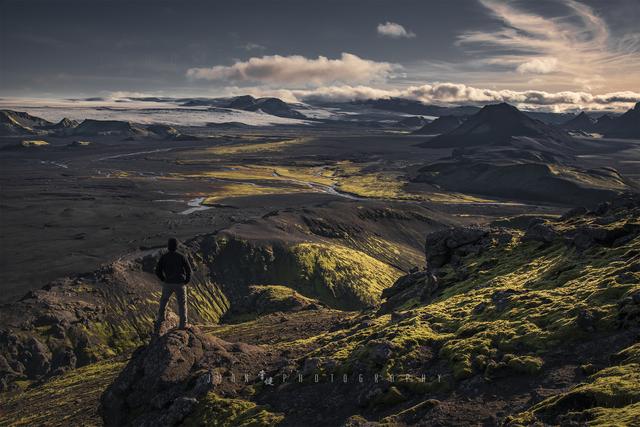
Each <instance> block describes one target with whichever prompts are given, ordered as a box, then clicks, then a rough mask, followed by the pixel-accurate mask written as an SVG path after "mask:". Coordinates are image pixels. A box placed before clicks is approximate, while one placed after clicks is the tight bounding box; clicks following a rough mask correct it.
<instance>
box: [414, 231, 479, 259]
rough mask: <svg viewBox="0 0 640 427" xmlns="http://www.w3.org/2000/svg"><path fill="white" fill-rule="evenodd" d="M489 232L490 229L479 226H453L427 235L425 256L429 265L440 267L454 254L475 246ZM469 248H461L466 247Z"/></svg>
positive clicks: (465, 251) (464, 251)
mask: <svg viewBox="0 0 640 427" xmlns="http://www.w3.org/2000/svg"><path fill="white" fill-rule="evenodd" d="M487 234H488V230H486V229H483V228H479V227H452V228H447V229H445V230H440V231H436V232H433V233H430V234H428V235H427V238H426V241H425V257H426V261H427V267H429V268H440V267H442V266H444V265H445V264H447V263H448V262H449V261H450V260H451V258H452V256H453V255H454V254H460V255H464V254H466V253H468V252H469V251H474V250H475V248H468V246H473V245H475V244H478V243H479V242H480V241H481V240H482V239H483V238H484V237H486V236H487ZM465 247H466V249H467V250H461V249H463V248H465Z"/></svg>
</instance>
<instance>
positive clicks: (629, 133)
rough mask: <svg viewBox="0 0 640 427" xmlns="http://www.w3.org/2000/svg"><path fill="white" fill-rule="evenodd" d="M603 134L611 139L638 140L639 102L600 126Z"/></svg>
mask: <svg viewBox="0 0 640 427" xmlns="http://www.w3.org/2000/svg"><path fill="white" fill-rule="evenodd" d="M598 123H600V120H598ZM602 128H603V133H604V135H605V136H607V137H611V138H640V102H638V103H637V104H636V105H635V107H634V108H632V109H630V110H629V111H627V112H626V113H624V114H623V115H621V116H619V117H616V118H614V119H611V121H610V122H608V123H605V124H604V125H602Z"/></svg>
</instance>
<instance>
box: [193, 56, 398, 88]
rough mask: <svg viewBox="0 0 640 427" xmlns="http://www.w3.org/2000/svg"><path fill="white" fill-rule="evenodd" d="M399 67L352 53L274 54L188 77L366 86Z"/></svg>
mask: <svg viewBox="0 0 640 427" xmlns="http://www.w3.org/2000/svg"><path fill="white" fill-rule="evenodd" d="M397 68H400V67H399V66H398V65H396V64H391V63H388V62H376V61H371V60H368V59H363V58H360V57H358V56H356V55H353V54H350V53H343V54H342V55H341V56H340V58H338V59H329V58H327V57H324V56H318V58H316V59H310V58H306V57H304V56H300V55H292V56H280V55H271V56H262V57H254V58H250V59H248V60H247V61H239V62H236V63H235V64H233V65H230V66H221V65H217V66H214V67H211V68H190V69H189V70H188V71H187V76H188V77H189V78H192V79H204V80H223V81H228V82H260V83H267V84H288V85H296V84H302V85H315V86H318V85H322V84H327V83H336V82H341V83H366V82H371V81H375V80H384V79H386V78H387V77H389V75H390V74H391V72H392V70H394V69H397Z"/></svg>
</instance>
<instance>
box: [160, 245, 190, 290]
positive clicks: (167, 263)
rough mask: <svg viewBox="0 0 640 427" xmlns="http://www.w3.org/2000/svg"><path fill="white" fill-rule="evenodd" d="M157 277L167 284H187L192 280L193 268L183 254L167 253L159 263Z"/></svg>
mask: <svg viewBox="0 0 640 427" xmlns="http://www.w3.org/2000/svg"><path fill="white" fill-rule="evenodd" d="M156 276H158V278H159V279H160V280H162V281H163V282H165V283H171V284H187V283H189V280H191V267H190V266H189V262H188V261H187V259H186V258H185V257H184V255H182V254H181V253H179V252H167V253H166V254H164V255H162V256H161V257H160V260H159V261H158V265H157V266H156Z"/></svg>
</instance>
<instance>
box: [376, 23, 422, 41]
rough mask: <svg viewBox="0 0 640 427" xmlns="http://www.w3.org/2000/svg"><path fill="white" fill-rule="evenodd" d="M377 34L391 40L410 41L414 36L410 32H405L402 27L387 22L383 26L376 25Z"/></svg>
mask: <svg viewBox="0 0 640 427" xmlns="http://www.w3.org/2000/svg"><path fill="white" fill-rule="evenodd" d="M378 34H380V35H381V36H384V37H391V38H392V39H402V38H405V39H412V38H414V37H415V36H416V35H415V34H414V33H413V32H412V31H407V30H406V29H405V28H404V27H403V26H402V25H400V24H397V23H395V22H389V21H387V22H385V23H384V24H378Z"/></svg>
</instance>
